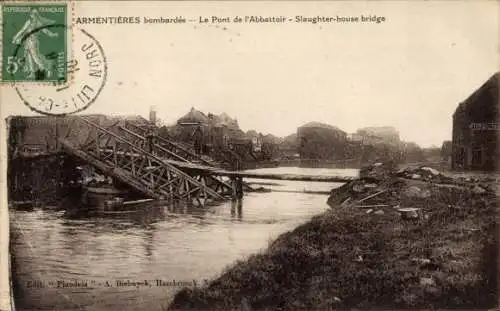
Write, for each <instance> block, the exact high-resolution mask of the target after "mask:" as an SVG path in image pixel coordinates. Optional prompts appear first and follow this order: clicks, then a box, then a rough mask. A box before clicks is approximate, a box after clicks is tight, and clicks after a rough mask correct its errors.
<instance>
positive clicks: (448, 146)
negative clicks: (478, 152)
mask: <svg viewBox="0 0 500 311" xmlns="http://www.w3.org/2000/svg"><path fill="white" fill-rule="evenodd" d="M452 146H453V145H452V141H451V140H445V141H444V142H443V145H442V146H441V153H440V154H441V161H443V162H447V163H448V164H451V150H452Z"/></svg>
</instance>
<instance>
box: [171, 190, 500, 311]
mask: <svg viewBox="0 0 500 311" xmlns="http://www.w3.org/2000/svg"><path fill="white" fill-rule="evenodd" d="M394 187H395V188H394V189H392V191H389V192H388V193H387V196H388V197H385V198H383V197H381V198H377V200H379V201H384V200H385V201H388V200H389V199H392V200H397V201H398V202H403V203H402V204H404V205H405V206H418V207H421V208H423V210H424V211H425V213H426V215H427V217H425V218H422V219H419V220H414V221H403V220H401V218H400V217H399V216H398V215H397V214H396V213H395V212H393V211H392V210H386V211H385V213H384V214H382V215H374V214H367V213H366V211H365V210H362V209H360V208H356V207H354V206H347V207H345V208H334V209H332V210H330V211H328V212H326V213H325V214H323V215H320V216H317V217H314V218H313V219H311V221H309V222H307V223H305V224H303V225H301V226H299V227H297V228H296V229H295V230H293V231H291V232H287V233H284V234H282V235H281V236H280V237H279V238H278V239H277V240H276V241H274V242H273V243H271V244H270V245H269V247H268V249H267V250H266V251H265V252H263V253H261V254H256V255H253V256H250V257H249V258H248V259H247V260H245V261H239V262H237V263H236V264H234V265H233V266H232V267H230V268H229V269H228V270H226V271H225V272H224V273H222V275H220V277H218V278H217V279H214V280H212V281H211V282H210V283H209V284H208V285H207V286H205V287H200V288H185V289H182V290H181V291H180V292H178V293H177V295H176V296H175V298H174V299H173V301H172V303H171V304H170V306H169V308H168V309H169V310H332V309H353V308H356V309H368V308H371V309H423V308H425V309H436V308H447V309H456V308H462V309H472V308H474V309H478V308H493V307H494V306H495V303H496V301H497V295H496V293H497V282H496V279H497V270H496V266H497V242H496V241H497V239H496V231H497V230H496V225H495V207H496V197H495V195H494V194H493V193H491V192H489V193H486V194H481V195H475V194H472V193H471V192H470V191H469V190H468V189H467V188H460V187H436V186H433V185H427V186H426V187H428V189H429V191H430V193H431V195H430V196H429V197H425V198H414V197H407V196H405V195H404V193H405V192H404V189H405V188H407V187H408V185H405V184H403V185H401V184H398V185H397V186H394ZM389 196H390V198H389ZM389 201H390V200H389Z"/></svg>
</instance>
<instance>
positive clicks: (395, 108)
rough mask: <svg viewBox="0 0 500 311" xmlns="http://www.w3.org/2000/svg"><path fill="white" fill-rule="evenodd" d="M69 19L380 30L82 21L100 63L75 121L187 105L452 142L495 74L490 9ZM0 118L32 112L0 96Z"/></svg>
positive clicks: (176, 6) (265, 119) (185, 7)
mask: <svg viewBox="0 0 500 311" xmlns="http://www.w3.org/2000/svg"><path fill="white" fill-rule="evenodd" d="M74 15H75V17H93V16H102V17H105V16H139V17H141V18H143V17H148V18H158V17H175V16H183V17H185V18H187V19H193V20H198V19H199V17H200V16H207V17H211V16H220V17H225V16H228V17H231V18H233V17H234V16H237V15H238V16H250V15H261V16H287V17H288V16H289V17H291V18H294V17H295V16H296V15H303V16H311V17H312V16H317V15H321V16H332V17H335V16H360V15H365V16H366V15H376V16H379V17H380V16H383V17H384V18H385V19H386V20H385V22H382V23H378V24H377V23H335V22H334V23H318V24H311V23H293V22H290V23H285V24H235V23H229V24H210V23H209V24H198V23H197V22H190V23H186V24H176V25H174V24H133V25H129V24H120V25H102V24H101V25H99V24H92V25H81V28H83V29H85V30H86V31H88V32H89V33H91V34H93V35H94V36H95V37H96V39H97V40H99V42H100V43H101V45H102V47H103V49H104V52H105V54H106V58H107V60H108V78H107V82H106V85H105V87H104V88H103V91H102V92H101V94H100V95H99V97H98V98H97V100H96V101H95V102H94V103H93V104H92V106H91V107H89V108H88V109H87V110H85V111H84V112H82V114H85V113H105V114H113V115H131V114H139V115H143V116H147V115H148V112H149V109H150V107H151V106H154V107H155V109H156V110H157V115H158V117H159V118H160V119H161V120H162V121H163V122H164V123H165V124H170V123H174V122H175V121H176V120H177V119H178V118H179V117H181V116H182V115H184V114H185V113H187V112H188V111H189V110H190V109H191V107H195V108H196V109H198V110H201V111H203V112H205V113H208V112H212V113H222V112H226V113H228V114H229V115H230V116H232V117H235V118H236V119H237V120H238V122H239V124H240V127H241V128H242V129H243V130H245V131H246V130H250V129H255V130H257V131H259V132H262V133H264V134H267V133H271V134H273V135H277V136H285V135H288V134H291V133H294V132H296V128H297V127H298V126H300V125H302V124H305V123H307V122H310V121H318V122H324V123H328V124H331V125H335V126H337V127H339V128H341V129H343V130H344V131H346V132H348V133H349V132H355V131H356V129H358V128H361V127H365V126H379V125H380V126H382V125H384V126H385V125H387V126H394V127H395V128H396V129H397V130H399V132H400V136H401V138H402V139H403V140H406V141H414V142H416V143H418V144H420V145H421V146H424V147H427V146H431V145H437V146H440V145H441V144H442V141H443V140H450V139H451V129H452V114H453V112H454V110H455V109H456V107H457V105H458V104H459V103H460V102H461V101H463V100H464V99H466V98H467V97H468V96H469V95H470V94H471V93H472V92H473V91H475V90H476V89H477V88H478V87H480V86H481V84H482V83H484V82H485V81H486V80H487V79H488V78H489V77H490V76H491V75H493V74H494V73H495V72H496V71H498V65H499V52H500V49H499V38H500V36H499V3H498V2H495V1H472V2H466V1H446V2H434V1H433V2H428V1H424V2H417V1H407V2H406V1H398V2H396V1H387V2H382V1H376V2H362V1H355V2H341V1H334V2H327V1H322V2H299V1H294V2H285V1H278V2H261V1H259V2H257V1H256V2H146V1H140V2H139V1H127V2H119V1H112V2H93V1H86V2H77V3H76V4H75V7H74ZM0 91H1V93H0V96H1V99H2V106H1V109H2V110H1V113H2V116H4V117H5V116H7V115H11V114H17V115H33V113H32V112H30V110H29V109H28V108H27V107H25V106H24V105H22V104H21V102H20V100H19V98H18V97H17V95H16V94H15V93H14V92H13V91H12V90H11V89H9V88H8V86H5V85H4V86H3V88H2V90H0Z"/></svg>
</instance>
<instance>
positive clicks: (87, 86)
mask: <svg viewBox="0 0 500 311" xmlns="http://www.w3.org/2000/svg"><path fill="white" fill-rule="evenodd" d="M46 27H51V28H57V27H65V26H63V25H53V26H46ZM66 28H67V27H66ZM37 31H38V32H39V31H43V30H42V29H38V30H37ZM37 31H35V32H34V33H36V32H37ZM71 34H72V47H73V53H72V55H73V57H72V58H71V59H70V60H69V61H68V62H67V63H66V70H67V79H66V82H64V83H61V81H56V82H54V83H52V84H51V85H47V84H30V83H14V88H15V90H16V92H17V94H18V95H19V97H20V98H21V100H22V101H23V103H24V104H25V105H27V106H28V107H29V108H30V109H31V110H33V111H36V112H38V113H41V114H46V115H68V114H72V113H76V112H79V111H82V110H85V109H86V108H88V107H89V106H90V105H91V104H92V103H93V102H94V101H95V100H96V99H97V97H98V96H99V94H100V93H101V91H102V89H103V87H104V85H105V83H106V77H107V71H108V66H107V61H106V56H105V54H104V49H103V48H102V46H101V44H100V43H99V41H98V40H97V39H96V38H95V37H94V36H93V35H91V34H90V33H88V32H87V31H85V30H84V29H80V28H76V27H73V29H72V31H71Z"/></svg>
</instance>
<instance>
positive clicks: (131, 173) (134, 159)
mask: <svg viewBox="0 0 500 311" xmlns="http://www.w3.org/2000/svg"><path fill="white" fill-rule="evenodd" d="M81 120H82V121H84V123H85V124H86V125H87V126H89V127H91V128H93V129H95V130H96V132H97V135H96V136H95V137H93V138H91V139H90V141H88V142H85V143H84V144H81V145H74V144H73V143H72V142H70V141H68V140H66V139H59V142H60V143H61V145H62V147H63V148H64V149H65V150H66V151H67V152H68V153H70V154H73V155H74V156H76V157H78V158H80V159H82V160H84V161H86V162H87V163H89V164H91V165H93V166H95V167H96V168H98V169H99V170H101V171H103V173H105V174H108V175H110V176H112V177H115V178H117V179H118V180H120V181H122V182H124V183H126V184H128V185H129V186H131V187H132V188H134V189H135V190H137V191H139V192H141V193H143V194H144V195H146V196H147V197H150V198H154V199H197V200H198V201H200V202H201V201H205V202H206V201H207V200H222V199H224V197H223V194H222V193H221V192H223V191H224V190H221V189H220V188H221V187H220V185H218V184H216V183H214V182H213V181H211V180H210V179H209V178H205V177H204V176H197V178H195V177H192V176H190V175H188V174H186V173H185V172H183V171H182V170H180V169H179V168H177V167H176V166H174V165H172V164H169V163H167V162H165V161H164V160H163V159H161V158H159V157H158V156H156V155H154V154H151V153H149V152H147V151H146V150H144V149H143V148H140V147H138V146H136V145H134V144H133V143H131V142H130V141H129V140H127V139H125V138H123V137H121V136H119V135H117V134H115V133H113V132H111V131H109V130H107V129H105V128H102V127H101V126H99V125H98V124H95V123H93V122H91V121H88V120H86V119H84V118H81Z"/></svg>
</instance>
